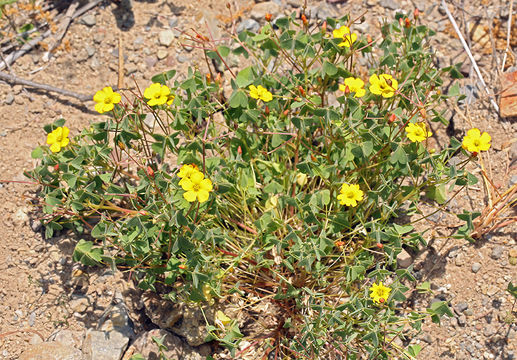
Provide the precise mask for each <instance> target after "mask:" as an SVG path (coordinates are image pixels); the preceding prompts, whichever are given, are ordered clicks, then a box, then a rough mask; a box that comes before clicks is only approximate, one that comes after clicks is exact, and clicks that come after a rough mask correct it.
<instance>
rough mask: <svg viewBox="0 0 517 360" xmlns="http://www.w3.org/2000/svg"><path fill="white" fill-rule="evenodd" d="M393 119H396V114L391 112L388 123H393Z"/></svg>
mask: <svg viewBox="0 0 517 360" xmlns="http://www.w3.org/2000/svg"><path fill="white" fill-rule="evenodd" d="M395 120H397V115H395V114H391V115H390V117H389V119H388V123H390V124H393V123H394V122H395Z"/></svg>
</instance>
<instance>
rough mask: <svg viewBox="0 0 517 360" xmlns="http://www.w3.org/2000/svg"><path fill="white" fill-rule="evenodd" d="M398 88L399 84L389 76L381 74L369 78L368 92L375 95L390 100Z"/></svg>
mask: <svg viewBox="0 0 517 360" xmlns="http://www.w3.org/2000/svg"><path fill="white" fill-rule="evenodd" d="M398 88H399V83H398V81H397V80H395V79H394V78H393V77H392V76H391V75H388V74H381V75H379V76H377V75H375V74H373V75H372V76H370V92H371V93H372V94H375V95H382V97H385V98H390V97H392V96H393V95H395V91H396V90H397V89H398Z"/></svg>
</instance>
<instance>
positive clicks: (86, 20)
mask: <svg viewBox="0 0 517 360" xmlns="http://www.w3.org/2000/svg"><path fill="white" fill-rule="evenodd" d="M81 23H83V24H84V25H86V26H95V24H97V19H96V18H95V15H94V14H86V15H84V16H83V17H82V18H81Z"/></svg>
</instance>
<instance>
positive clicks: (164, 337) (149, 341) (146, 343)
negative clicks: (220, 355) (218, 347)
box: [122, 329, 205, 360]
mask: <svg viewBox="0 0 517 360" xmlns="http://www.w3.org/2000/svg"><path fill="white" fill-rule="evenodd" d="M153 337H154V338H157V339H160V341H161V342H162V344H163V345H164V346H165V350H163V351H160V349H159V347H158V344H156V342H155V341H154V340H153ZM131 354H141V355H142V356H143V357H144V359H161V358H162V356H163V358H164V359H182V360H202V359H205V357H204V356H201V354H199V353H198V352H197V351H196V349H194V348H192V347H191V346H189V345H187V344H185V342H183V341H182V340H181V339H180V338H179V337H177V336H175V335H173V334H171V333H170V332H168V331H166V330H163V329H154V330H151V331H147V332H144V333H142V334H140V335H139V336H138V338H137V339H136V340H135V342H134V343H133V344H132V345H131V346H130V347H129V349H128V351H127V355H128V356H124V358H123V359H122V360H129V358H130V357H129V356H131Z"/></svg>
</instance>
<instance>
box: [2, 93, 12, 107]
mask: <svg viewBox="0 0 517 360" xmlns="http://www.w3.org/2000/svg"><path fill="white" fill-rule="evenodd" d="M4 101H5V104H6V105H11V104H12V103H13V102H14V95H13V94H12V93H9V94H7V95H6V96H5V100H4Z"/></svg>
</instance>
